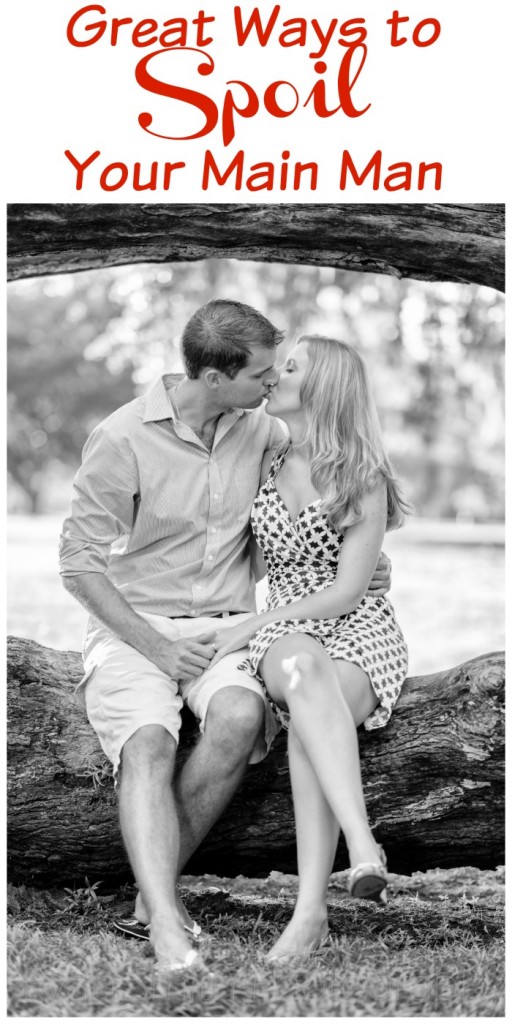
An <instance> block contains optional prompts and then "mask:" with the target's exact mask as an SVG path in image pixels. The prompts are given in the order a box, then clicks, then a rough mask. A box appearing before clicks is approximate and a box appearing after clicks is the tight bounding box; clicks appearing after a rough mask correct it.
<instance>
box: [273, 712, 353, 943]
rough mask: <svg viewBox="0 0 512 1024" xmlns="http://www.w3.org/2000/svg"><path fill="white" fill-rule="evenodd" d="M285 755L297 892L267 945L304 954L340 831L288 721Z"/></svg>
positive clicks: (317, 933) (315, 928) (320, 926)
mask: <svg viewBox="0 0 512 1024" xmlns="http://www.w3.org/2000/svg"><path fill="white" fill-rule="evenodd" d="M288 758H289V765H290V779H291V785H292V794H293V806H294V811H295V827H296V832H297V861H298V867H299V895H298V898H297V903H296V905H295V910H294V912H293V917H292V919H291V921H290V922H289V924H288V925H287V927H286V928H285V930H284V932H283V934H282V935H281V936H280V938H279V939H278V941H277V942H276V944H275V946H273V947H272V949H271V950H270V953H269V956H270V958H271V959H281V958H288V957H290V956H297V955H300V954H304V953H307V952H308V951H309V950H311V949H314V948H316V946H318V944H319V942H320V941H321V939H322V937H323V935H324V934H326V932H327V908H326V895H327V886H328V884H329V877H330V874H331V871H332V865H333V863H334V857H335V854H336V846H337V844H338V837H339V832H340V828H339V825H338V822H337V821H336V818H335V816H334V814H333V813H332V811H331V808H330V807H329V804H328V803H327V801H326V799H325V797H324V795H323V792H322V790H321V788H320V785H319V783H318V779H317V777H316V775H315V772H314V771H313V768H312V766H311V762H310V760H309V758H308V755H307V753H306V751H305V749H304V747H303V745H302V743H301V741H300V739H299V737H298V735H297V733H296V731H295V728H294V726H293V724H291V725H290V730H289V733H288Z"/></svg>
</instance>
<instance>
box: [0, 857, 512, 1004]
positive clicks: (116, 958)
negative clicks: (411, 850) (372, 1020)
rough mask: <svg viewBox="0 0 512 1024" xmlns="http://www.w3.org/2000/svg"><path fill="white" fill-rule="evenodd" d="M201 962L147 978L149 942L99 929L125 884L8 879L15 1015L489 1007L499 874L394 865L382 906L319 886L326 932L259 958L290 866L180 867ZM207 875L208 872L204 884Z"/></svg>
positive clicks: (116, 908)
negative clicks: (292, 952) (188, 873)
mask: <svg viewBox="0 0 512 1024" xmlns="http://www.w3.org/2000/svg"><path fill="white" fill-rule="evenodd" d="M185 881H186V883H187V884H186V886H185V888H184V890H183V894H184V896H185V900H186V902H187V906H188V908H189V910H190V911H191V913H192V914H193V916H194V917H196V919H198V920H200V922H201V923H202V925H203V928H204V929H206V930H207V933H208V934H207V937H206V938H204V939H203V940H202V943H201V948H202V952H203V957H204V959H205V961H206V962H207V965H208V968H209V971H210V972H211V974H207V975H204V976H197V975H195V974H187V973H184V974H181V975H180V974H178V975H175V976H173V977H172V980H171V981H166V982H164V983H161V982H158V980H157V978H156V976H155V972H154V969H153V957H152V953H151V949H150V947H149V944H147V943H140V942H137V941H136V940H129V939H125V938H123V937H122V936H120V935H118V934H116V933H115V932H113V931H112V919H113V917H115V916H117V915H118V914H120V913H124V912H125V911H128V910H129V909H130V908H131V907H132V900H133V891H131V890H130V888H129V887H125V888H124V889H123V890H122V891H120V892H118V893H114V894H110V895H106V896H103V897H102V896H101V895H99V892H100V891H101V887H99V889H98V888H96V889H93V888H92V886H89V885H88V884H87V885H86V886H85V887H84V888H83V889H79V890H77V891H76V892H75V893H70V892H69V891H68V892H59V891H53V892H51V893H49V892H45V893H41V892H37V891H35V890H31V889H27V888H25V887H22V888H20V889H11V890H10V907H11V924H10V927H9V939H10V950H9V979H10V981H9V990H10V1014H11V1015H12V1016H18V1017H25V1016H27V1017H30V1016H33V1017H122V1016H124V1017H144V1016H151V1017H172V1016H174V1017H224V1016H226V1017H228V1016H235V1017H390V1016H397V1017H407V1016H412V1017H432V1016H439V1017H456V1016H460V1017H465V1016H467V1017H499V1016H503V1015H504V1005H503V987H504V950H503V874H502V872H501V871H500V870H498V871H497V872H491V871H478V870H477V869H474V868H473V869H453V870H450V871H437V872H433V871H429V872H427V873H426V874H421V873H419V872H418V873H416V874H415V875H413V876H412V878H405V877H403V876H398V875H393V876H392V878H391V887H390V888H391V891H390V902H389V903H388V905H387V907H385V908H381V907H377V906H375V905H373V904H369V903H364V902H362V901H357V900H351V899H349V898H348V897H347V894H346V888H345V873H344V872H341V873H339V874H337V875H334V876H333V878H332V884H331V887H330V890H329V921H330V930H331V943H330V944H329V945H328V946H326V947H325V948H323V949H322V950H320V951H318V952H317V953H314V954H312V955H311V956H309V957H308V958H306V959H305V960H302V961H297V962H295V963H290V964H288V965H280V966H276V965H269V964H268V963H267V962H266V960H265V957H264V955H265V951H266V950H267V949H268V948H269V946H270V945H271V944H272V942H273V941H274V940H275V938H276V937H277V935H278V934H279V932H280V931H281V930H282V928H283V925H284V923H285V922H286V920H287V919H288V917H289V915H290V913H291V908H292V905H293V898H294V891H295V888H296V879H295V878H294V877H293V876H283V875H278V874H276V873H273V874H272V875H271V876H270V878H269V879H268V880H264V881H262V880H251V879H220V880H219V879H212V878H210V877H207V876H205V877H204V878H203V879H192V878H188V879H187V880H185ZM212 883H215V885H212Z"/></svg>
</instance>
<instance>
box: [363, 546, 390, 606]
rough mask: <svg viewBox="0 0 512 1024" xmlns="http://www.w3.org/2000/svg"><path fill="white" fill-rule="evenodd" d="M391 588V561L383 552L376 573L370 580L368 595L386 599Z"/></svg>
mask: <svg viewBox="0 0 512 1024" xmlns="http://www.w3.org/2000/svg"><path fill="white" fill-rule="evenodd" d="M390 588H391V559H390V558H388V556H387V555H386V554H385V553H384V551H381V553H380V555H379V561H378V562H377V565H376V567H375V572H374V574H373V576H372V578H371V580H370V584H369V587H368V594H369V596H370V597H384V595H385V594H387V593H388V591H389V590H390Z"/></svg>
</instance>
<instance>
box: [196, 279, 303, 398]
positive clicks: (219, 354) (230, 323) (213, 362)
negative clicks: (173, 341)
mask: <svg viewBox="0 0 512 1024" xmlns="http://www.w3.org/2000/svg"><path fill="white" fill-rule="evenodd" d="M283 334H284V332H283V331H280V330H278V328H277V327H274V325H273V324H271V323H270V320H267V318H266V317H265V316H263V314H262V313H258V310H257V309H253V307H252V306H246V305H245V304H244V303H243V302H235V301H234V300H233V299H214V300H213V301H212V302H207V303H206V305H205V306H201V307H200V309H198V310H197V312H196V313H194V315H193V316H192V317H191V318H190V320H189V321H188V323H187V325H186V327H185V330H184V331H183V336H182V339H181V351H182V355H183V362H184V364H185V371H186V374H187V377H189V378H191V379H192V380H194V379H197V377H199V374H200V372H201V370H203V369H205V367H207V366H212V367H214V368H215V369H216V370H220V371H221V372H222V373H225V374H226V376H227V377H230V378H231V379H233V378H234V377H236V375H237V373H238V372H239V370H242V369H243V368H244V366H246V365H247V360H248V358H249V353H250V351H251V348H254V347H255V346H257V345H263V346H264V347H265V348H273V347H274V346H275V345H278V344H279V342H280V341H282V340H283Z"/></svg>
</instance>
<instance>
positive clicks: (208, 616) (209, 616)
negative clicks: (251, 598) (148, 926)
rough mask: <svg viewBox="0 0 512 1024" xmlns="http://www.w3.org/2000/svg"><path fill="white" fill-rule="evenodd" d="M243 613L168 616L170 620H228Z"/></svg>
mask: <svg viewBox="0 0 512 1024" xmlns="http://www.w3.org/2000/svg"><path fill="white" fill-rule="evenodd" d="M243 614H244V613H243V612H208V613H207V614H205V615H167V618H168V619H227V618H228V617H229V616H230V615H243Z"/></svg>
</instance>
